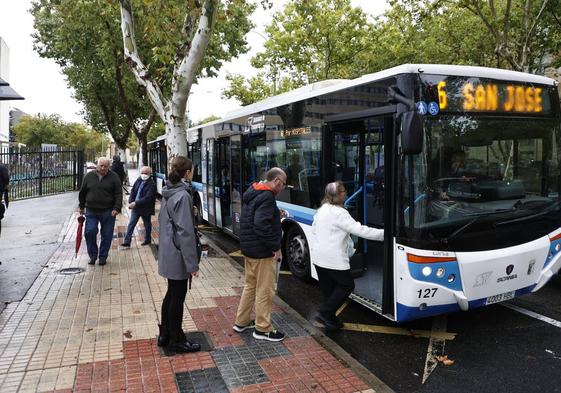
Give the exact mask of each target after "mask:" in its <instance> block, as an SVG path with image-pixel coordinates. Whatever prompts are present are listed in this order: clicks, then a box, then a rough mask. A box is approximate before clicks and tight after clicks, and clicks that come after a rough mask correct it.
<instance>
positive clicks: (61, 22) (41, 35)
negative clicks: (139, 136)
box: [31, 0, 150, 148]
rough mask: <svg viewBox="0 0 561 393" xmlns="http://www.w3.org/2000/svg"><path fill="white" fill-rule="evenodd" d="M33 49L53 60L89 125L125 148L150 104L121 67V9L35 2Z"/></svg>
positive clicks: (95, 3) (92, 2)
mask: <svg viewBox="0 0 561 393" xmlns="http://www.w3.org/2000/svg"><path fill="white" fill-rule="evenodd" d="M31 13H32V15H33V16H34V18H35V22H34V27H35V29H36V31H37V32H36V34H35V35H34V41H35V49H36V50H37V51H38V52H39V54H40V55H41V56H42V57H48V58H52V59H54V60H55V61H56V62H57V63H58V64H59V65H60V66H61V67H62V70H63V73H64V74H65V75H66V77H67V80H68V84H69V86H70V87H72V89H73V90H74V95H75V98H76V99H77V100H78V101H80V102H82V103H83V104H84V108H85V111H84V113H83V115H84V118H85V120H86V121H87V123H88V124H89V125H91V126H92V127H94V128H96V129H99V130H104V131H107V132H109V133H110V134H111V135H112V136H113V139H114V140H115V142H116V143H117V145H118V146H119V147H121V148H125V147H126V144H127V140H128V138H129V135H130V132H131V130H132V129H133V128H134V126H135V125H136V123H137V122H138V121H140V120H141V119H146V118H147V117H148V114H149V111H150V104H149V102H148V100H147V99H146V98H145V93H144V91H143V89H141V88H139V86H138V85H137V83H136V81H135V80H134V78H133V76H132V73H130V71H129V70H128V67H127V66H126V64H124V62H123V56H122V38H121V31H120V18H119V6H118V4H117V3H116V2H112V1H109V2H108V1H105V0H82V1H73V0H36V1H34V2H33V6H32V8H31Z"/></svg>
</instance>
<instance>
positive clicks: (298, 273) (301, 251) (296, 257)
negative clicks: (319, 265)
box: [286, 227, 311, 280]
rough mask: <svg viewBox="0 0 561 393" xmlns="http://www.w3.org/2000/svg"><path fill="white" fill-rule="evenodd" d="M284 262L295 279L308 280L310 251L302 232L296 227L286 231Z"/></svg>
mask: <svg viewBox="0 0 561 393" xmlns="http://www.w3.org/2000/svg"><path fill="white" fill-rule="evenodd" d="M286 260H287V262H288V267H289V269H290V271H291V272H292V275H294V276H295V277H297V278H299V279H302V280H308V279H309V278H310V268H311V267H310V250H309V248H308V241H307V240H306V236H305V235H304V232H302V230H301V229H300V228H298V227H292V228H290V229H289V230H288V233H287V236H286Z"/></svg>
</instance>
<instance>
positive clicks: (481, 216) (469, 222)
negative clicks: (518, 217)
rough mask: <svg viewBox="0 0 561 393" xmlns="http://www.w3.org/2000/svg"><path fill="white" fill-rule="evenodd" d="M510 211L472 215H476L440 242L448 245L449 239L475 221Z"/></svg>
mask: <svg viewBox="0 0 561 393" xmlns="http://www.w3.org/2000/svg"><path fill="white" fill-rule="evenodd" d="M510 211H512V209H501V210H496V211H493V212H488V213H477V214H473V215H476V217H475V218H472V219H471V220H469V221H468V222H467V223H465V224H464V225H462V226H461V227H459V228H458V229H456V230H455V231H454V232H452V233H451V234H450V235H449V236H447V237H444V238H442V239H440V242H441V243H442V244H448V242H449V241H450V239H452V238H454V237H456V236H458V235H459V234H460V233H462V232H463V231H465V230H466V229H467V228H469V227H470V226H472V225H473V224H475V223H476V222H477V221H479V220H480V219H481V218H483V217H489V216H490V215H493V214H501V213H506V212H510Z"/></svg>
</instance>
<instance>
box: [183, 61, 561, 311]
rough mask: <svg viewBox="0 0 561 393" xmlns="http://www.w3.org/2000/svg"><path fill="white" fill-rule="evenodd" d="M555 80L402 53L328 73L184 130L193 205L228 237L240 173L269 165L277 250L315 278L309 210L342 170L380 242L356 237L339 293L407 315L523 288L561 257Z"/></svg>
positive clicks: (544, 278)
mask: <svg viewBox="0 0 561 393" xmlns="http://www.w3.org/2000/svg"><path fill="white" fill-rule="evenodd" d="M560 132H561V131H560V104H559V93H558V90H557V83H556V82H555V81H554V80H552V79H549V78H546V77H543V76H537V75H532V74H526V73H520V72H513V71H506V70H499V69H492V68H483V67H472V66H453V65H413V64H407V65H401V66H398V67H394V68H391V69H388V70H384V71H381V72H377V73H374V74H369V75H364V76H362V77H360V78H357V79H353V80H326V81H322V82H319V83H314V84H311V85H308V86H304V87H301V88H298V89H296V90H293V91H290V92H287V93H284V94H280V95H278V96H275V97H271V98H268V99H265V100H263V101H260V102H257V103H255V104H252V105H249V106H246V107H242V108H240V109H238V110H235V111H233V112H231V113H229V114H227V115H226V116H225V117H224V118H222V119H219V120H215V121H212V122H209V123H207V124H204V125H200V126H197V127H193V128H191V129H189V130H188V131H187V134H188V138H189V150H190V155H191V156H192V158H193V161H194V163H195V166H196V168H198V169H197V171H198V177H197V178H196V180H195V184H196V188H197V190H198V191H199V193H200V197H201V203H202V216H203V218H204V220H206V221H207V222H208V223H209V224H210V225H213V226H216V227H218V228H222V230H223V231H224V232H226V233H228V234H231V235H232V236H234V237H236V236H237V235H238V234H239V229H240V228H239V223H240V213H241V201H242V195H243V193H244V191H245V190H246V189H247V188H248V187H249V186H250V185H251V183H252V182H254V181H258V180H259V179H261V177H262V175H263V173H264V172H266V171H267V170H268V169H270V168H272V167H280V168H282V169H284V171H285V172H286V174H287V187H286V189H285V190H284V191H282V192H281V193H280V194H279V195H278V197H277V204H278V207H279V208H281V209H283V210H285V211H286V212H287V213H288V217H286V218H285V219H283V221H282V228H283V239H282V251H283V257H284V260H285V261H286V262H287V264H288V266H289V268H290V270H291V271H292V273H293V275H295V276H297V277H299V278H302V279H308V278H317V275H316V272H315V269H314V265H313V263H314V247H316V245H315V239H314V236H313V233H312V227H311V225H312V221H313V217H314V214H315V211H316V209H317V208H318V207H319V206H320V204H321V200H322V197H323V190H324V187H325V185H326V184H327V183H329V182H331V181H342V182H343V183H344V185H345V187H346V189H347V192H348V195H349V196H348V199H347V201H346V202H345V207H346V208H347V209H348V211H349V212H350V213H351V215H352V216H353V217H354V218H355V219H356V220H358V221H360V222H361V223H363V224H364V225H368V226H371V227H376V228H380V229H383V230H384V234H385V236H384V242H373V241H368V240H365V239H360V238H354V239H353V240H354V242H355V249H356V250H357V251H356V253H355V255H353V257H352V258H351V270H352V273H353V275H354V276H355V277H356V279H355V290H354V293H353V294H352V298H353V299H354V300H356V301H357V302H359V303H360V304H362V305H364V306H366V307H368V308H370V309H372V310H375V311H376V312H378V313H380V314H382V315H384V316H385V317H387V318H389V319H391V320H394V321H397V322H402V321H408V320H413V319H418V318H424V317H428V316H432V315H437V314H442V313H450V312H455V311H460V310H463V311H467V310H471V309H473V308H476V307H481V306H485V305H489V304H493V303H498V302H502V301H506V300H509V299H512V298H514V297H517V296H520V295H523V294H526V293H529V292H535V291H537V290H539V289H540V288H541V287H543V286H544V285H545V284H546V283H547V282H548V280H549V279H550V278H551V277H552V276H553V275H554V274H557V273H558V272H559V270H560V267H561V253H560V252H559V251H560V249H561V228H560V227H561V208H560V201H561V199H560V194H559V189H560V187H561V172H560V165H561V151H560V143H561V134H560Z"/></svg>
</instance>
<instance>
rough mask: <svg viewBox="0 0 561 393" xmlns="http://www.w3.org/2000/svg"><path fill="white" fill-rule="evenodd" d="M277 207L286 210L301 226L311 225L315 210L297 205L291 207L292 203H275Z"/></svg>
mask: <svg viewBox="0 0 561 393" xmlns="http://www.w3.org/2000/svg"><path fill="white" fill-rule="evenodd" d="M277 206H278V207H279V208H281V209H283V210H286V211H287V212H288V214H289V215H290V218H293V219H294V220H295V221H298V222H300V223H302V224H306V225H312V222H313V221H314V214H316V210H315V209H310V208H309V207H303V206H298V205H293V204H292V203H286V202H280V201H277Z"/></svg>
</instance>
